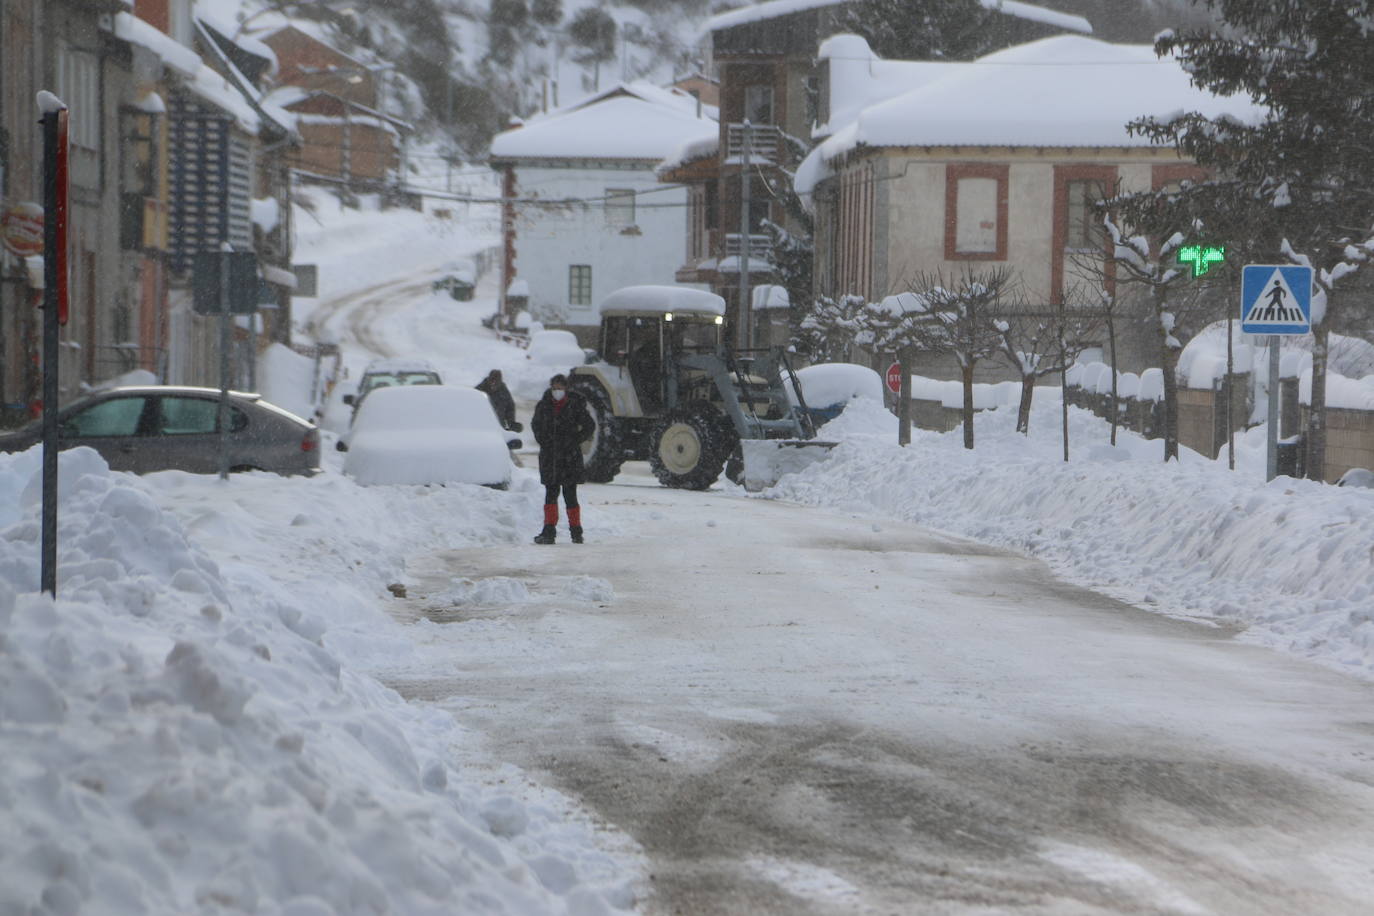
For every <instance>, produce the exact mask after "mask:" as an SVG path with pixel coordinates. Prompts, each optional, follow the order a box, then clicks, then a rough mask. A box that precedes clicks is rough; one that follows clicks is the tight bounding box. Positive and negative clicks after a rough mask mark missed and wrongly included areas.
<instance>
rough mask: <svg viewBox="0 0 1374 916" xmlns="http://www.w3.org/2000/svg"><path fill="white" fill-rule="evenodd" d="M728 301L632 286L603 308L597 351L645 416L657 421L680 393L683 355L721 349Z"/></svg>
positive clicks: (688, 291) (683, 291) (697, 293)
mask: <svg viewBox="0 0 1374 916" xmlns="http://www.w3.org/2000/svg"><path fill="white" fill-rule="evenodd" d="M724 315H725V302H724V300H723V299H721V298H720V297H719V296H715V295H712V294H711V293H707V292H702V291H701V290H693V289H679V288H677V287H665V286H632V287H628V288H626V289H622V290H619V291H617V292H615V293H612V294H611V295H610V296H608V297H607V298H606V300H605V301H604V302H603V303H602V305H601V340H600V346H599V347H598V350H599V352H600V354H601V357H602V360H603V361H604V362H605V363H606V365H608V366H612V367H615V368H616V369H617V370H619V374H621V375H622V377H626V378H628V382H629V386H630V388H631V389H632V390H633V392H634V395H635V400H636V401H637V402H638V407H639V412H640V413H641V414H642V415H644V416H657V415H658V414H660V413H662V411H663V409H664V407H665V406H667V405H668V404H670V403H675V402H676V400H677V396H678V395H679V394H680V392H676V391H674V390H673V388H674V387H675V386H676V384H677V383H678V382H679V381H680V380H681V379H680V374H679V368H678V367H679V366H680V364H681V360H682V357H683V356H686V355H691V354H714V353H717V352H719V350H720V349H721V330H722V326H723V325H724V323H725V317H724Z"/></svg>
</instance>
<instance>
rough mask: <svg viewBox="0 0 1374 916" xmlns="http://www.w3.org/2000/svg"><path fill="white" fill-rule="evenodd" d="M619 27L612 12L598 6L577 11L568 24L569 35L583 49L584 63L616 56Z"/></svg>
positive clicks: (582, 58) (601, 60)
mask: <svg viewBox="0 0 1374 916" xmlns="http://www.w3.org/2000/svg"><path fill="white" fill-rule="evenodd" d="M616 35H617V29H616V24H615V20H614V19H612V18H611V14H610V13H607V12H606V11H605V10H603V9H601V8H600V7H596V6H586V7H583V8H582V9H580V10H578V11H577V15H575V16H573V18H572V22H570V23H569V24H568V37H569V38H570V39H572V43H573V44H575V45H577V46H578V47H579V48H581V49H582V54H581V56H580V57H579V58H578V59H579V60H580V61H581V62H584V63H600V62H604V61H608V60H611V59H613V58H614V57H615V42H616Z"/></svg>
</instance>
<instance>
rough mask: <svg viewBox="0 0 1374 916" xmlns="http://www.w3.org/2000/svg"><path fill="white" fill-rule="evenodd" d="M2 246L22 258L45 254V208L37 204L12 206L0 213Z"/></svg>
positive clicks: (0, 241) (0, 239)
mask: <svg viewBox="0 0 1374 916" xmlns="http://www.w3.org/2000/svg"><path fill="white" fill-rule="evenodd" d="M0 244H3V245H4V246H5V250H6V251H8V252H9V253H10V254H12V255H15V256H16V257H20V258H28V257H33V256H34V255H36V254H42V253H43V208H42V207H40V206H38V204H35V203H27V202H26V203H18V204H10V205H9V206H8V207H6V208H5V211H4V213H0Z"/></svg>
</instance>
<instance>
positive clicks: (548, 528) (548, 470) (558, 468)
mask: <svg viewBox="0 0 1374 916" xmlns="http://www.w3.org/2000/svg"><path fill="white" fill-rule="evenodd" d="M531 425H532V426H533V427H534V441H535V442H538V443H539V480H540V482H541V483H543V484H544V530H543V531H541V532H539V534H538V535H536V536H535V539H534V542H535V543H536V544H552V543H553V541H554V532H555V531H556V529H557V527H558V491H559V489H560V488H561V489H562V490H563V505H565V506H567V508H568V534H570V535H572V540H573V543H574V544H581V543H582V508H581V506H579V505H578V503H577V485H578V484H579V483H581V482H582V481H583V479H584V471H583V467H582V443H583V442H585V441H587V440H588V439H590V438H591V437H592V433H594V432H595V431H596V423H595V421H593V420H592V415H591V412H590V411H589V410H587V399H586V398H584V397H582V395H580V394H578V393H577V392H576V391H569V390H568V377H567V376H565V375H562V374H559V375H555V376H554V377H553V378H551V379H549V387H548V390H547V391H545V392H544V396H543V397H542V398H540V399H539V403H538V404H536V405H535V406H534V421H533V423H532V424H531Z"/></svg>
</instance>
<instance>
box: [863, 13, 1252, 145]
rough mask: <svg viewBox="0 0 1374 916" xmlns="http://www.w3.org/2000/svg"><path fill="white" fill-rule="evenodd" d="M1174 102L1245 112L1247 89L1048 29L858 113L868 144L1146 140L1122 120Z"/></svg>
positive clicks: (1210, 111)
mask: <svg viewBox="0 0 1374 916" xmlns="http://www.w3.org/2000/svg"><path fill="white" fill-rule="evenodd" d="M1180 110H1190V111H1198V112H1201V113H1202V114H1203V115H1205V116H1207V117H1220V116H1222V115H1230V116H1232V117H1238V118H1241V119H1245V120H1253V119H1255V118H1257V117H1258V116H1259V114H1260V109H1259V108H1258V107H1256V106H1255V105H1254V104H1252V103H1251V102H1250V101H1249V99H1248V98H1243V97H1235V96H1232V97H1222V96H1217V95H1213V94H1212V93H1210V92H1207V91H1205V90H1202V89H1198V88H1197V87H1195V86H1193V85H1192V83H1191V82H1190V78H1189V75H1188V74H1187V73H1186V72H1185V71H1184V70H1183V68H1182V67H1181V66H1179V64H1178V61H1176V60H1174V59H1172V58H1160V57H1157V56H1156V55H1155V52H1154V48H1152V47H1151V46H1149V45H1117V44H1109V43H1107V42H1104V41H1098V40H1097V39H1094V38H1085V37H1083V36H1080V35H1056V36H1053V37H1051V38H1042V39H1040V40H1039V41H1033V42H1030V43H1028V44H1023V45H1017V46H1016V47H1012V48H1007V49H1005V50H1002V51H997V52H995V53H993V54H988V55H986V56H985V57H981V58H979V59H978V60H977V61H975V62H974V63H973V64H971V65H969V66H966V67H959V68H957V69H956V70H954V71H952V72H950V73H948V74H946V75H945V76H943V77H941V78H940V79H937V80H935V81H934V82H931V83H928V84H926V85H924V86H922V87H920V88H917V89H914V90H912V91H911V92H908V93H906V94H904V95H901V96H899V97H897V98H894V99H890V100H889V101H886V102H882V103H879V104H878V105H875V106H873V107H871V108H869V109H867V110H865V111H864V112H862V113H861V114H860V115H859V117H858V118H857V119H856V121H855V122H854V125H853V138H852V141H851V143H853V144H859V143H864V144H868V145H871V146H1078V147H1084V146H1149V145H1151V142H1152V141H1151V140H1150V139H1149V138H1147V137H1142V136H1131V135H1130V134H1128V133H1127V131H1126V123H1127V122H1128V121H1130V120H1131V119H1133V118H1136V117H1140V116H1142V115H1168V114H1169V113H1171V112H1176V111H1180Z"/></svg>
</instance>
